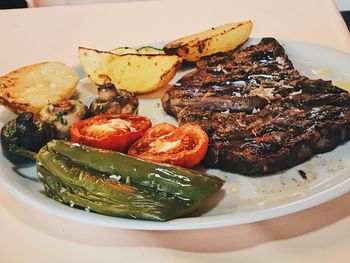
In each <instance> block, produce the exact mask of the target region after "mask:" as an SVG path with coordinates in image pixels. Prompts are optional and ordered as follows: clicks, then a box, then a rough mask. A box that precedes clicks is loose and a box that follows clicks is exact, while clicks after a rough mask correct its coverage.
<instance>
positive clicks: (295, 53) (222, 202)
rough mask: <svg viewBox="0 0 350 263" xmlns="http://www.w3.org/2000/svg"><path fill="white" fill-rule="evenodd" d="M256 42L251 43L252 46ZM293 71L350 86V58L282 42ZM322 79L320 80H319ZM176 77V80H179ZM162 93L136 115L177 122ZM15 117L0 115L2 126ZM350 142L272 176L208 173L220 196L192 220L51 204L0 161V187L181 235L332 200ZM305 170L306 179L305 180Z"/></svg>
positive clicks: (66, 211) (98, 220)
mask: <svg viewBox="0 0 350 263" xmlns="http://www.w3.org/2000/svg"><path fill="white" fill-rule="evenodd" d="M255 42H257V40H254V39H252V40H250V41H249V43H255ZM280 42H281V43H282V44H283V46H284V47H285V49H286V52H287V54H288V55H289V57H290V58H291V60H292V61H293V63H294V65H295V67H296V68H297V69H298V70H300V71H301V72H302V73H303V74H305V75H308V76H309V77H311V78H320V77H322V78H325V79H332V80H334V81H347V82H350V67H349V61H350V55H349V54H346V53H342V52H339V51H336V50H332V49H328V48H325V47H321V46H317V45H311V44H306V43H300V42H295V41H280ZM320 75H321V76H320ZM177 77H179V76H177ZM79 90H80V91H81V97H82V98H84V100H85V101H86V102H87V101H91V99H92V98H93V97H95V96H96V95H95V94H96V93H95V90H96V87H95V86H94V85H92V84H90V83H89V81H88V80H82V81H81V82H80V84H79ZM159 96H160V92H157V93H152V94H149V95H145V96H142V97H141V101H140V115H146V116H148V117H150V118H151V119H152V121H153V123H154V124H155V123H159V122H161V121H168V122H172V123H176V122H175V120H174V119H173V118H171V117H169V116H168V115H167V114H165V113H164V112H163V110H162V108H161V106H160V100H159ZM13 117H14V114H13V113H10V112H9V111H7V110H6V109H4V108H1V109H0V122H1V125H2V124H3V123H5V122H7V121H8V120H10V119H11V118H13ZM349 152H350V142H349V143H345V144H342V145H340V146H339V147H337V148H336V149H335V150H333V151H332V152H329V153H326V154H319V155H317V156H315V157H314V158H312V159H311V160H309V161H307V162H305V163H303V164H301V165H298V166H296V167H294V168H292V169H289V170H287V171H284V172H280V173H278V174H275V175H271V176H266V177H261V178H250V177H245V176H241V175H237V174H230V173H225V172H222V171H219V170H208V173H211V174H215V175H217V176H220V177H221V178H223V179H224V180H226V183H225V185H224V186H223V190H222V191H220V192H219V193H218V194H217V195H215V196H213V198H211V200H210V201H209V202H208V203H207V204H206V205H205V206H204V207H202V208H201V209H200V210H199V211H196V212H195V213H193V214H192V215H190V216H188V217H184V218H178V219H174V220H171V221H168V222H150V221H142V220H132V219H123V218H117V217H109V216H104V215H99V214H96V213H90V212H86V211H82V210H78V209H75V208H71V207H69V206H66V205H63V204H61V203H59V202H56V201H54V200H51V199H50V198H48V197H47V196H46V195H45V193H44V192H43V186H42V184H41V183H39V182H38V181H37V176H36V174H35V169H34V168H26V169H16V168H15V167H13V165H12V164H11V163H10V162H9V161H8V160H7V159H5V158H4V157H3V156H2V155H1V156H0V183H1V184H2V185H3V186H4V187H5V188H7V189H8V190H9V191H10V192H11V193H12V194H13V195H15V196H16V197H17V198H19V199H21V200H22V201H24V202H26V203H27V204H29V205H31V206H34V207H36V208H38V209H41V210H43V211H45V212H47V213H50V214H53V215H56V216H60V217H64V218H67V219H72V220H77V221H80V222H85V223H89V224H95V225H102V226H108V227H116V228H125V229H144V230H183V229H199V228H214V227H222V226H228V225H236V224H243V223H250V222H255V221H260V220H264V219H270V218H274V217H277V216H282V215H286V214H289V213H292V212H296V211H300V210H303V209H306V208H309V207H312V206H315V205H318V204H321V203H323V202H326V201H328V200H331V199H333V198H335V197H337V196H339V195H341V194H344V193H346V192H347V191H349V189H350V178H349V175H350V170H349V168H350V155H349V154H348V153H349ZM298 170H303V171H305V172H306V174H307V178H308V179H303V178H302V177H301V176H300V174H299V172H298Z"/></svg>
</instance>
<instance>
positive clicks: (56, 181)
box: [37, 140, 223, 221]
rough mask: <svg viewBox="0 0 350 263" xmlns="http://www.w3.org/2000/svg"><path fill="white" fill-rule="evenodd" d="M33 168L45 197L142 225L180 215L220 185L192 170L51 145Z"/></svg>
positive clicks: (66, 144) (74, 146)
mask: <svg viewBox="0 0 350 263" xmlns="http://www.w3.org/2000/svg"><path fill="white" fill-rule="evenodd" d="M96 158H97V159H96ZM37 167H38V174H39V178H40V179H41V181H42V182H43V183H44V186H45V190H46V192H47V194H48V195H49V196H50V197H52V198H54V199H56V200H58V201H60V202H63V203H66V204H70V205H76V206H78V207H84V208H88V209H89V210H91V211H95V212H98V213H102V214H107V215H113V216H119V217H126V218H137V219H146V220H158V221H164V220H169V219H172V218H176V217H179V216H182V215H185V214H187V213H189V212H191V211H193V210H195V209H196V208H198V207H199V206H201V205H202V204H203V203H204V202H205V201H206V200H207V199H208V198H209V196H211V195H212V194H214V193H215V192H217V191H218V189H220V187H221V186H222V185H223V181H222V180H221V179H219V178H217V177H212V176H207V175H202V174H200V173H198V172H195V171H192V170H188V169H184V168H180V167H176V166H172V165H162V164H155V163H148V162H145V161H143V160H139V159H135V158H132V157H129V156H127V155H124V154H121V153H118V152H112V151H106V150H98V149H95V148H91V147H87V146H82V145H79V144H73V143H70V142H66V141H56V140H54V141H51V142H49V143H48V144H47V145H46V146H44V147H43V148H42V149H41V150H40V152H39V154H38V155H37Z"/></svg>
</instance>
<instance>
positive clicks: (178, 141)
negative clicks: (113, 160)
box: [128, 123, 209, 168]
mask: <svg viewBox="0 0 350 263" xmlns="http://www.w3.org/2000/svg"><path fill="white" fill-rule="evenodd" d="M208 142H209V139H208V135H207V134H206V133H205V131H203V130H202V128H201V127H200V126H199V125H197V124H192V123H187V124H185V125H182V126H180V127H179V128H177V127H176V126H174V125H171V124H168V123H161V124H158V125H155V126H154V127H152V128H150V129H148V130H147V131H146V133H145V134H144V135H143V136H142V138H141V139H139V140H138V141H136V142H135V143H134V144H133V145H132V146H131V147H130V148H129V151H128V154H129V155H131V156H134V157H138V158H141V159H144V160H146V161H152V162H160V163H170V164H175V165H179V166H183V167H187V168H191V167H194V166H196V165H197V164H199V163H200V162H201V161H202V160H203V158H204V156H205V153H206V151H207V149H208Z"/></svg>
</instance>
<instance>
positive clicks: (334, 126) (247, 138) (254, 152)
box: [162, 38, 350, 175]
mask: <svg viewBox="0 0 350 263" xmlns="http://www.w3.org/2000/svg"><path fill="white" fill-rule="evenodd" d="M162 105H163V108H164V110H165V111H166V112H167V113H169V114H171V115H174V116H175V117H176V118H177V120H178V122H179V124H180V125H182V124H184V123H188V122H194V123H197V124H199V125H200V126H201V127H202V128H203V129H204V130H205V131H206V132H207V133H208V136H209V148H208V151H207V154H206V157H205V159H204V161H203V163H204V164H205V165H206V166H208V167H216V168H220V169H222V170H226V171H230V172H237V173H241V174H246V175H264V174H269V173H273V172H276V171H279V170H282V169H286V168H289V167H292V166H295V165H296V164H298V163H300V162H302V161H304V160H305V159H307V158H310V157H311V156H312V155H313V154H316V153H321V152H325V151H330V150H332V149H334V148H335V147H336V146H337V145H338V144H339V143H341V142H342V141H345V140H348V139H350V125H349V124H350V96H349V94H348V93H347V92H346V91H344V90H342V89H340V88H338V87H336V86H333V85H332V83H331V82H330V81H324V80H312V79H308V78H307V77H305V76H302V75H301V74H300V73H299V72H298V71H297V70H295V69H294V67H293V64H292V63H291V61H290V60H289V58H288V56H287V55H286V54H285V52H284V49H283V47H282V46H281V45H280V44H279V43H278V42H277V41H276V40H275V39H273V38H263V39H262V40H261V42H260V43H259V44H257V45H252V46H249V47H247V48H246V49H242V50H238V51H235V52H230V53H225V54H222V53H220V54H215V55H212V56H210V57H206V58H203V59H201V60H200V61H199V62H197V68H196V69H195V70H194V71H193V72H191V73H189V74H187V75H185V76H184V77H183V78H182V79H180V80H179V81H178V83H177V84H176V85H174V86H172V87H171V88H170V89H169V90H168V91H167V92H166V93H165V94H164V96H163V97H162Z"/></svg>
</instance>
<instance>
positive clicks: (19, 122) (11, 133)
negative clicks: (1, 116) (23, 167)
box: [1, 112, 53, 163]
mask: <svg viewBox="0 0 350 263" xmlns="http://www.w3.org/2000/svg"><path fill="white" fill-rule="evenodd" d="M52 138H53V130H52V127H51V126H50V125H49V124H48V123H46V122H42V121H34V114H33V113H32V112H24V113H20V114H19V115H18V116H17V117H16V118H15V119H13V120H11V121H9V122H8V123H6V124H5V125H4V126H3V127H2V129H1V146H2V150H3V153H4V155H5V156H6V157H7V158H8V159H9V160H11V161H12V162H17V163H23V162H28V161H29V160H34V159H35V153H36V152H38V151H39V150H40V148H41V147H43V146H44V145H45V144H46V143H47V142H49V141H50V140H52Z"/></svg>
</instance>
